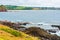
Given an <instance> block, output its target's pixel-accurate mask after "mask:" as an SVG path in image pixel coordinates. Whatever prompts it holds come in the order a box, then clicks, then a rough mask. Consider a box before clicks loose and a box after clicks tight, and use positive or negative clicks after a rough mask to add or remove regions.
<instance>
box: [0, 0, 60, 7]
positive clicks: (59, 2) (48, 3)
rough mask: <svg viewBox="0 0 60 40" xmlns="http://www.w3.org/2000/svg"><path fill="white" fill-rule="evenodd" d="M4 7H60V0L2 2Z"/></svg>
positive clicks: (12, 0) (4, 0)
mask: <svg viewBox="0 0 60 40" xmlns="http://www.w3.org/2000/svg"><path fill="white" fill-rule="evenodd" d="M0 4H4V5H24V6H39V7H42V6H43V7H60V0H0Z"/></svg>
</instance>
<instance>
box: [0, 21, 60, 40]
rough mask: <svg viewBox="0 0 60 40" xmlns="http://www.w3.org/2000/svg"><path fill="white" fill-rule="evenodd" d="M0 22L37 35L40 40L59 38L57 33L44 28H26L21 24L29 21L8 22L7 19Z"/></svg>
mask: <svg viewBox="0 0 60 40" xmlns="http://www.w3.org/2000/svg"><path fill="white" fill-rule="evenodd" d="M0 24H3V25H6V26H9V27H10V28H13V29H15V30H18V31H22V32H24V33H26V34H28V35H31V36H35V37H38V38H39V39H41V40H60V37H59V36H57V35H52V34H50V33H48V32H47V31H45V30H44V29H41V28H40V27H33V26H32V27H29V28H26V27H24V26H22V25H26V24H30V23H29V22H18V23H14V22H10V21H9V22H8V21H0Z"/></svg>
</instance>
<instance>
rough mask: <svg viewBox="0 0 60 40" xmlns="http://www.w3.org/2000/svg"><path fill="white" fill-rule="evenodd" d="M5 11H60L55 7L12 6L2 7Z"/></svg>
mask: <svg viewBox="0 0 60 40" xmlns="http://www.w3.org/2000/svg"><path fill="white" fill-rule="evenodd" d="M3 6H4V7H5V8H6V9H7V10H60V8H56V7H26V6H13V5H3Z"/></svg>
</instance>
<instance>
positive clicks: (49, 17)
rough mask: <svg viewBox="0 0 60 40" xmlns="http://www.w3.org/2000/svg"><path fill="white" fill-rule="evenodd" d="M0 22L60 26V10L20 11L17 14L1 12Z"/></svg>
mask: <svg viewBox="0 0 60 40" xmlns="http://www.w3.org/2000/svg"><path fill="white" fill-rule="evenodd" d="M0 20H9V21H15V22H17V21H22V22H34V23H39V22H46V23H59V24H60V10H20V11H16V12H0Z"/></svg>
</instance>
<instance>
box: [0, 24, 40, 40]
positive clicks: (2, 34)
mask: <svg viewBox="0 0 60 40" xmlns="http://www.w3.org/2000/svg"><path fill="white" fill-rule="evenodd" d="M0 40H40V39H38V38H37V37H32V36H29V35H27V34H25V33H23V32H21V31H16V30H13V29H11V28H9V27H8V26H5V25H1V24H0Z"/></svg>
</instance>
